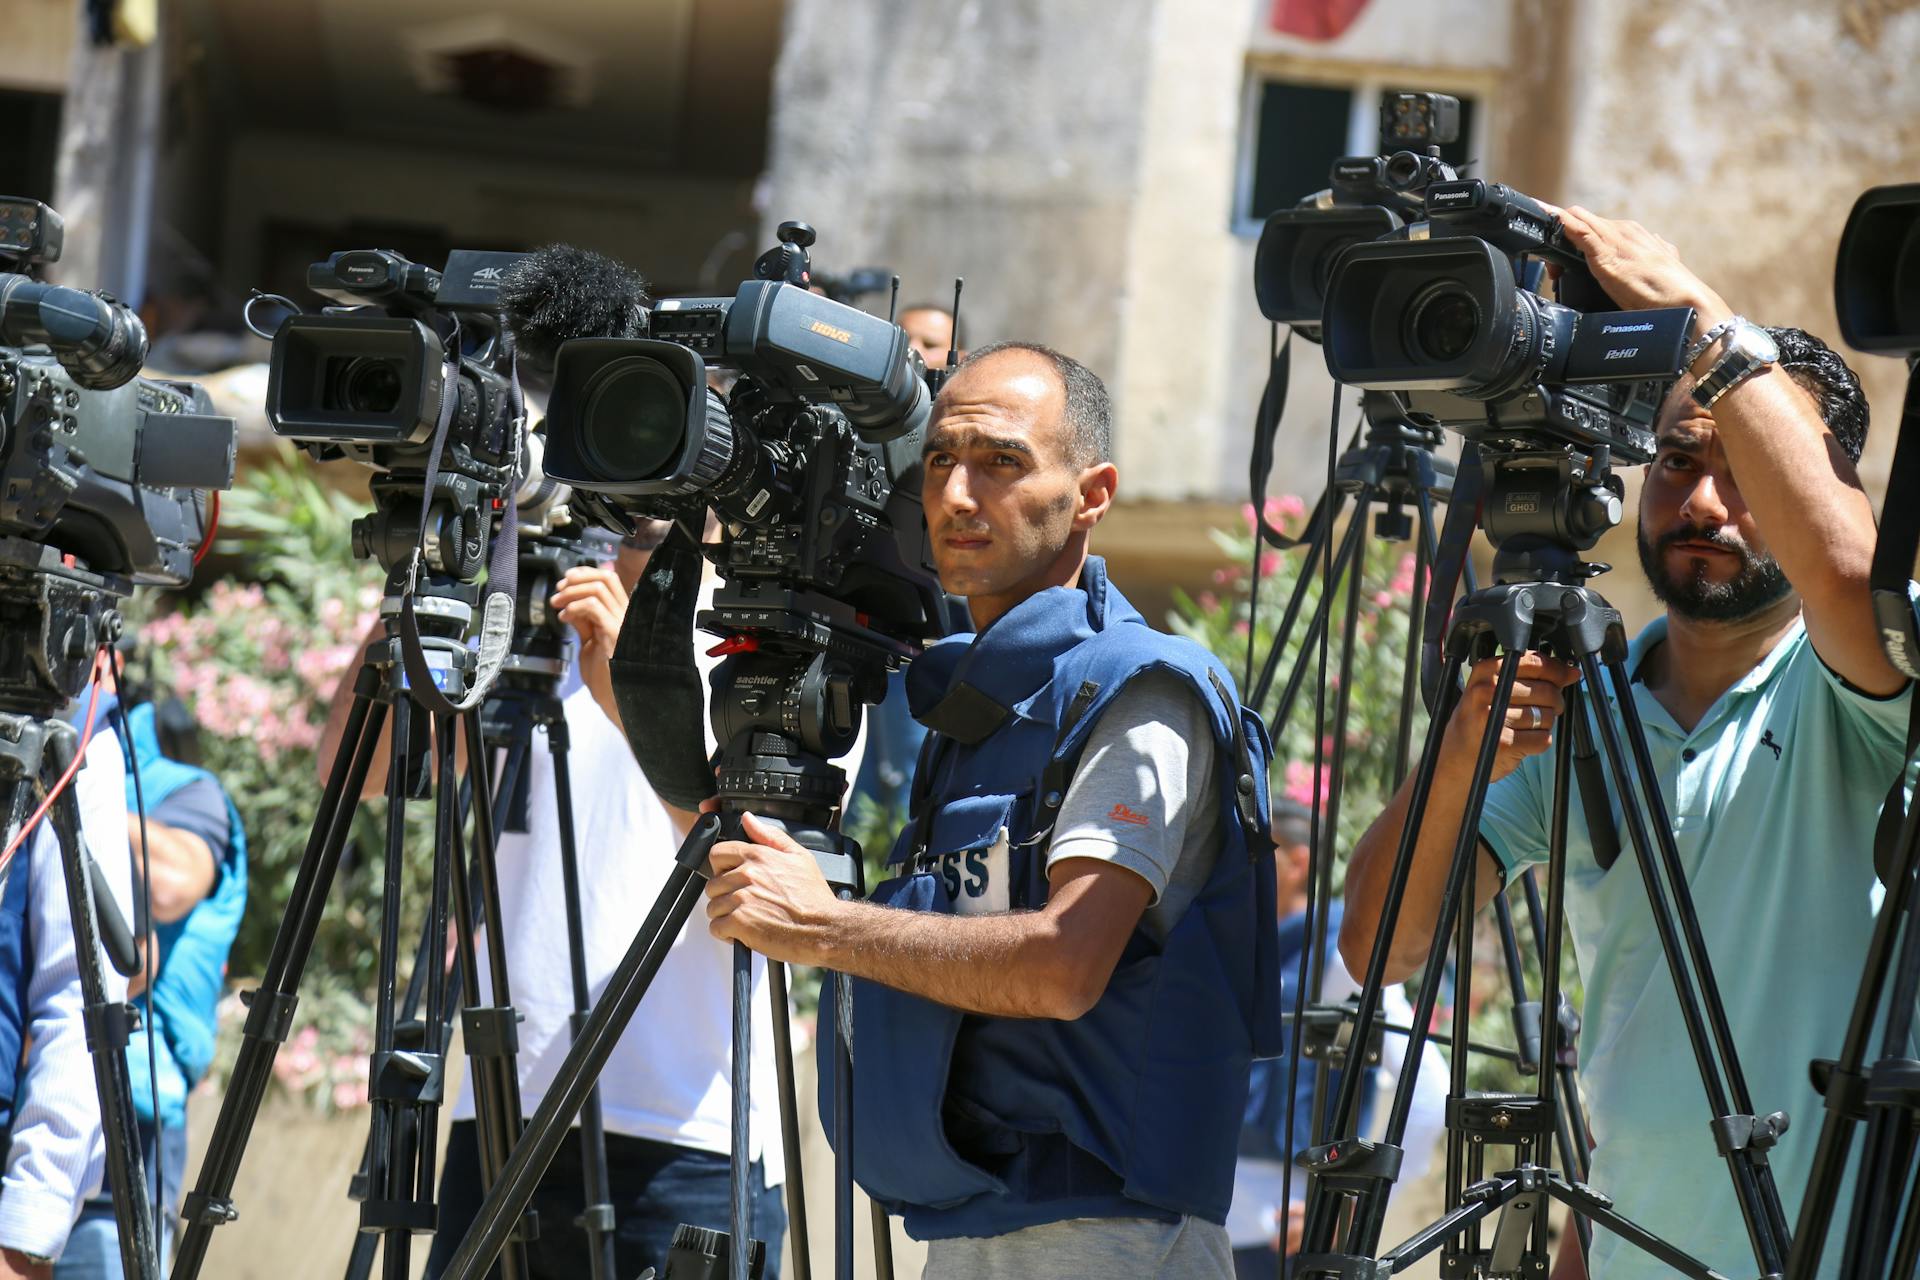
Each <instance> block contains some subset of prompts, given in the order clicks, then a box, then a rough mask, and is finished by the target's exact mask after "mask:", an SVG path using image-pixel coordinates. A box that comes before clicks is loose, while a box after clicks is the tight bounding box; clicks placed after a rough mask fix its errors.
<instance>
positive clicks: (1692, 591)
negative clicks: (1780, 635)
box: [1634, 525, 1793, 622]
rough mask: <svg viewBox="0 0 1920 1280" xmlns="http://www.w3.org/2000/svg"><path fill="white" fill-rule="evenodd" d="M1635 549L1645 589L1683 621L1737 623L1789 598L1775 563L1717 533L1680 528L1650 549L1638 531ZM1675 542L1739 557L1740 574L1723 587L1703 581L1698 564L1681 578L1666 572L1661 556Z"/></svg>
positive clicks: (1790, 588)
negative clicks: (1722, 550)
mask: <svg viewBox="0 0 1920 1280" xmlns="http://www.w3.org/2000/svg"><path fill="white" fill-rule="evenodd" d="M1634 542H1635V544H1636V545H1637V546H1638V547H1639V549H1640V567H1641V568H1642V569H1643V570H1645V571H1646V575H1647V583H1648V585H1649V586H1651V587H1652V588H1653V594H1654V595H1655V597H1657V598H1658V599H1659V601H1660V603H1661V604H1664V605H1666V606H1667V608H1669V609H1671V610H1673V611H1674V612H1675V613H1677V614H1679V615H1680V616H1681V617H1683V618H1691V619H1693V620H1694V621H1696V622H1739V621H1740V620H1741V619H1743V618H1751V617H1752V616H1753V615H1754V614H1756V613H1759V612H1761V611H1762V610H1764V609H1767V608H1769V607H1771V606H1772V605H1776V604H1778V603H1779V602H1780V601H1782V600H1784V599H1786V597H1787V596H1788V595H1789V594H1791V593H1792V591H1793V584H1792V583H1790V582H1788V581H1787V575H1786V574H1784V573H1782V572H1781V571H1780V562H1779V561H1777V560H1775V559H1774V558H1773V557H1772V556H1768V555H1755V554H1754V553H1753V552H1752V551H1751V550H1749V549H1748V548H1747V546H1746V544H1745V543H1743V542H1740V541H1738V540H1737V539H1734V538H1728V537H1726V536H1724V535H1722V534H1721V533H1720V532H1719V531H1718V530H1717V529H1702V528H1699V527H1697V526H1694V525H1682V526H1680V527H1679V528H1677V529H1669V530H1667V531H1666V532H1665V533H1663V534H1661V535H1660V541H1659V542H1658V543H1657V544H1653V545H1649V544H1648V542H1647V533H1646V530H1645V529H1644V528H1643V529H1641V530H1640V532H1639V534H1638V535H1637V536H1636V537H1635V538H1634ZM1676 542H1706V543H1711V544H1712V545H1714V546H1716V547H1724V548H1725V549H1726V550H1728V551H1730V552H1732V553H1733V554H1734V555H1737V556H1739V557H1740V569H1739V572H1737V573H1735V574H1734V575H1733V576H1732V577H1731V578H1729V579H1727V580H1726V581H1725V582H1714V581H1712V580H1710V579H1709V578H1708V577H1707V574H1706V565H1705V564H1703V563H1701V564H1698V565H1697V567H1696V568H1695V569H1694V570H1693V571H1692V572H1691V573H1689V574H1688V575H1687V576H1686V577H1684V578H1681V577H1675V576H1674V575H1673V574H1670V573H1668V572H1667V560H1666V552H1667V548H1669V547H1671V546H1672V545H1673V544H1674V543H1676Z"/></svg>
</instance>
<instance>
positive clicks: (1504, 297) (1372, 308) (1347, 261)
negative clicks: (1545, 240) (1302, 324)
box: [1322, 236, 1521, 391]
mask: <svg viewBox="0 0 1920 1280" xmlns="http://www.w3.org/2000/svg"><path fill="white" fill-rule="evenodd" d="M1437 291H1446V292H1448V293H1450V294H1458V295H1464V297H1465V298H1467V299H1470V300H1471V303H1472V307H1473V310H1474V312H1475V321H1474V324H1473V328H1472V336H1471V339H1470V340H1469V341H1467V342H1466V343H1465V344H1464V345H1463V348H1462V350H1461V353H1460V354H1459V355H1457V356H1455V357H1453V358H1452V359H1445V360H1441V359H1435V358H1433V356H1432V355H1431V354H1430V353H1429V352H1425V351H1422V350H1421V349H1419V346H1418V344H1417V343H1416V342H1415V341H1414V335H1413V330H1412V326H1411V325H1410V324H1409V323H1408V322H1409V319H1410V318H1411V315H1412V313H1413V311H1414V310H1415V308H1416V307H1417V306H1418V305H1419V304H1420V303H1421V302H1422V301H1423V300H1430V299H1431V298H1432V297H1433V296H1434V295H1435V293H1436V292H1437ZM1516 293H1517V290H1516V288H1515V284H1514V276H1513V265H1512V263H1511V262H1509V261H1508V259H1507V256H1506V255H1505V254H1503V253H1501V252H1500V251H1499V250H1498V249H1495V248H1494V247H1493V246H1492V245H1490V244H1488V243H1487V242H1486V241H1484V240H1477V239H1474V238H1471V237H1467V236H1461V237H1457V238H1447V239H1441V240H1382V241H1375V242H1373V243H1369V244H1357V245H1354V246H1353V247H1352V248H1350V249H1348V250H1346V252H1345V253H1343V254H1342V255H1341V257H1340V261H1339V262H1338V264H1337V265H1335V267H1334V269H1333V278H1332V280H1331V281H1329V283H1328V286H1327V302H1326V309H1325V310H1324V312H1323V313H1322V329H1323V334H1322V349H1323V351H1324V352H1325V355H1326V361H1327V371H1328V372H1329V373H1331V374H1332V375H1333V376H1334V377H1335V378H1336V379H1338V380H1339V381H1341V382H1343V383H1346V384H1347V385H1349V386H1355V387H1367V388H1380V389H1385V390H1430V391H1471V390H1473V389H1474V388H1476V387H1482V386H1485V385H1487V384H1488V383H1490V382H1493V381H1495V380H1496V379H1498V378H1500V377H1501V376H1502V375H1503V373H1504V371H1505V369H1506V366H1507V365H1508V363H1509V362H1510V358H1511V355H1512V351H1513V345H1514V342H1515V328H1516V325H1517V324H1519V323H1521V318H1520V317H1519V316H1518V315H1517V311H1518V307H1519V304H1518V301H1517V299H1516V296H1515V295H1516Z"/></svg>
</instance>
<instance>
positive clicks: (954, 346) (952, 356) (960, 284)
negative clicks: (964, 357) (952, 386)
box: [947, 276, 967, 373]
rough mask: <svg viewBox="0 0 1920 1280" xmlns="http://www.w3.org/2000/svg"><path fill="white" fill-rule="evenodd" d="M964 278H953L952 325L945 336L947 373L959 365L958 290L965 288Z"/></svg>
mask: <svg viewBox="0 0 1920 1280" xmlns="http://www.w3.org/2000/svg"><path fill="white" fill-rule="evenodd" d="M966 283H967V281H966V278H965V277H964V276H955V277H954V278H953V325H952V332H951V333H949V334H948V335H947V372H948V373H952V372H953V366H954V365H956V364H958V363H960V290H961V289H962V288H964V287H965V286H966Z"/></svg>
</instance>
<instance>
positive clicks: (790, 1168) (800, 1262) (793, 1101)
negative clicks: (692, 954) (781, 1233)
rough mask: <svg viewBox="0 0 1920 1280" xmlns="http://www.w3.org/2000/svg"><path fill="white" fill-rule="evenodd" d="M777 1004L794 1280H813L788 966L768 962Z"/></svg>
mask: <svg viewBox="0 0 1920 1280" xmlns="http://www.w3.org/2000/svg"><path fill="white" fill-rule="evenodd" d="M767 995H768V997H769V999H770V1000H771V1001H772V1003H773V1073H774V1079H775V1080H776V1081H777V1082H778V1084H779V1088H780V1146H781V1150H782V1151H783V1152H784V1153H785V1155H786V1164H787V1239H788V1241H789V1242H790V1248H789V1250H788V1252H789V1253H791V1254H792V1255H793V1276H794V1280H813V1260H812V1256H811V1254H810V1253H809V1251H808V1247H807V1190H806V1185H805V1179H804V1178H803V1177H802V1176H801V1171H800V1101H799V1098H798V1096H797V1094H796V1092H795V1090H794V1087H793V1026H792V1023H791V1021H790V1020H789V1018H788V1015H787V966H786V965H784V964H782V963H781V962H780V961H778V960H769V961H767Z"/></svg>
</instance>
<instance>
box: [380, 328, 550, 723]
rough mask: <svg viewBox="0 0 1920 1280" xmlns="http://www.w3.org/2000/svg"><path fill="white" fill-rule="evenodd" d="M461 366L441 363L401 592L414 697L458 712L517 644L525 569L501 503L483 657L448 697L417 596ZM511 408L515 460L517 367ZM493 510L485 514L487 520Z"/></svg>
mask: <svg viewBox="0 0 1920 1280" xmlns="http://www.w3.org/2000/svg"><path fill="white" fill-rule="evenodd" d="M459 378H460V366H459V364H458V362H457V361H453V360H449V361H447V362H446V363H445V364H444V365H443V366H442V372H441V380H440V418H439V420H438V421H437V422H436V423H435V424H434V428H433V444H432V445H431V446H430V447H429V449H428V451H427V478H426V483H425V484H424V485H423V486H422V489H421V494H420V531H419V534H418V536H416V537H415V538H414V541H413V560H412V562H411V563H410V564H409V565H408V566H407V587H406V590H405V591H404V592H402V593H401V595H400V664H401V668H402V669H403V670H404V671H405V672H406V673H407V688H408V690H409V691H410V692H411V693H412V695H413V697H414V699H415V700H416V701H417V702H418V703H419V704H420V705H421V706H422V707H424V708H426V709H427V710H428V711H431V712H433V713H434V714H435V715H454V714H457V713H459V712H464V711H470V710H472V709H473V708H474V707H477V706H479V705H480V701H481V699H483V698H485V697H486V696H487V692H488V690H490V689H492V688H493V682H494V680H495V678H497V677H498V676H499V674H500V668H501V666H502V665H503V664H504V663H505V662H506V660H507V651H508V649H509V648H510V647H511V646H512V644H513V597H514V591H515V589H516V586H517V583H516V579H517V577H518V576H519V571H520V521H519V519H518V513H517V512H515V511H514V509H513V507H512V505H511V504H510V503H506V502H501V503H497V504H495V505H497V506H498V507H499V509H500V529H499V532H497V533H495V534H494V535H493V547H492V551H491V554H490V555H489V556H488V558H487V585H486V590H485V592H484V594H483V595H482V596H481V599H480V658H479V665H478V667H477V668H476V669H475V671H474V673H473V679H472V681H470V682H469V683H468V685H467V691H466V694H465V695H464V696H463V697H462V698H461V699H460V700H459V701H458V702H456V701H454V700H453V699H452V698H449V697H447V695H446V694H444V693H442V692H441V691H440V686H439V685H438V684H437V683H435V682H434V678H433V668H432V667H430V666H428V665H427V655H426V653H425V651H424V650H422V648H421V646H420V623H419V620H418V619H417V618H415V617H414V612H413V598H414V595H415V593H416V591H417V590H418V589H419V586H420V569H421V559H422V548H423V547H424V546H425V545H426V541H427V522H428V517H429V516H430V515H431V513H432V510H433V482H434V480H435V479H436V478H437V477H438V476H439V474H440V454H441V452H442V451H443V450H444V449H445V448H446V443H447V430H448V428H449V427H450V426H451V425H452V423H453V411H454V408H455V406H457V405H458V404H459V402H460V382H459ZM512 382H513V391H512V400H511V401H510V405H511V409H510V412H511V413H512V415H513V427H512V429H513V432H514V441H515V449H514V453H515V459H516V463H517V461H518V456H519V450H520V449H521V448H522V447H524V444H525V441H524V437H523V436H522V434H521V423H522V422H523V421H524V417H523V414H522V409H521V400H520V371H519V368H518V366H517V365H516V366H515V367H514V370H513V379H512ZM490 514H491V513H486V512H483V513H482V515H481V520H482V521H483V522H484V521H486V520H487V519H488V518H489V517H490Z"/></svg>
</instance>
